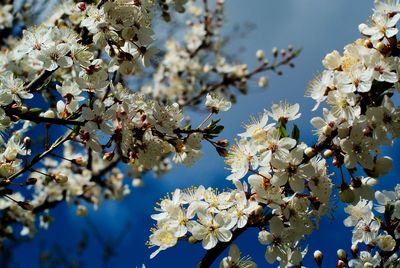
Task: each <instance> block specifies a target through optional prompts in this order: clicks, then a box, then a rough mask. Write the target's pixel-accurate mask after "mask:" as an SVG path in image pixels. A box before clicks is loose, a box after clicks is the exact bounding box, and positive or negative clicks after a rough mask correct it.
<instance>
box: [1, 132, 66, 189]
mask: <svg viewBox="0 0 400 268" xmlns="http://www.w3.org/2000/svg"><path fill="white" fill-rule="evenodd" d="M72 134H73V131H71V132H69V133H67V134H66V135H65V136H64V137H61V138H60V139H58V140H57V141H56V142H55V143H53V145H51V146H50V148H49V149H47V150H46V151H44V152H43V153H41V154H39V155H36V156H35V157H34V158H33V159H32V161H31V162H30V163H29V165H26V166H25V167H24V168H23V169H21V170H20V171H17V172H16V173H14V174H13V175H11V176H10V177H8V179H9V180H10V181H11V180H13V179H15V178H17V177H18V176H19V175H21V174H23V173H25V172H26V171H28V170H30V169H31V168H32V167H33V166H34V165H35V164H36V163H38V162H40V161H41V160H42V159H43V158H45V157H46V156H48V155H49V154H50V153H51V152H52V151H53V150H55V149H57V148H58V147H59V146H60V145H62V144H63V143H64V142H66V141H67V140H69V139H70V138H71V135H72Z"/></svg>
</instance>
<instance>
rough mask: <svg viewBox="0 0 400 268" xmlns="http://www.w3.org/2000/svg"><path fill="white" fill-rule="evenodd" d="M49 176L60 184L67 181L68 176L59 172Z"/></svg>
mask: <svg viewBox="0 0 400 268" xmlns="http://www.w3.org/2000/svg"><path fill="white" fill-rule="evenodd" d="M51 177H52V178H53V179H54V181H55V182H57V183H61V184H62V183H66V182H67V181H68V177H67V176H65V175H63V174H61V173H56V174H52V175H51Z"/></svg>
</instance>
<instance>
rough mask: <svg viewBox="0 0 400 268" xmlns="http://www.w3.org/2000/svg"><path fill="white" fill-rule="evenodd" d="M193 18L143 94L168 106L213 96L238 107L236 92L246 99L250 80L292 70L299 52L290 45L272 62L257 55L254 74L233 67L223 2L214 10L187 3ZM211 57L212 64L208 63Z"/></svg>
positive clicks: (245, 68) (243, 66)
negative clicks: (226, 47)
mask: <svg viewBox="0 0 400 268" xmlns="http://www.w3.org/2000/svg"><path fill="white" fill-rule="evenodd" d="M187 10H188V12H189V13H190V14H191V17H190V18H189V19H188V22H187V25H188V28H189V29H188V31H187V32H185V36H184V40H183V41H181V40H180V39H182V38H179V39H178V38H172V39H169V40H168V41H167V42H166V47H165V50H166V51H165V56H164V58H163V60H162V61H161V62H160V64H159V65H158V67H157V69H156V70H155V72H154V74H153V79H152V83H151V84H146V85H144V86H143V87H142V88H141V91H142V92H143V93H145V94H147V95H150V96H151V97H152V98H155V99H157V100H161V101H163V102H171V101H172V102H177V103H179V104H180V105H182V106H188V105H197V104H199V103H201V100H202V97H203V96H205V95H206V94H208V93H210V92H213V94H218V95H221V96H224V97H226V98H227V99H229V100H230V101H232V102H234V101H235V99H236V97H235V93H234V92H232V89H233V88H237V89H239V92H241V93H243V94H246V93H247V92H248V87H249V86H248V85H249V82H250V81H251V78H254V77H255V76H256V75H258V74H259V73H261V72H263V71H267V70H271V71H274V72H276V73H277V74H282V71H281V70H280V68H279V67H281V66H283V65H288V66H292V67H293V64H292V62H291V61H292V59H293V58H295V57H296V56H297V55H298V53H299V51H298V50H294V49H293V48H292V47H290V46H289V48H288V49H287V50H282V51H281V53H280V54H279V53H278V50H277V49H276V48H275V49H274V50H273V53H272V54H273V55H272V57H273V61H271V62H269V61H268V60H267V59H266V58H265V53H264V52H263V51H262V50H260V51H258V52H257V53H256V57H257V61H258V66H257V67H256V68H254V69H253V70H251V69H250V67H249V66H248V65H246V64H243V63H237V62H231V61H230V60H229V57H227V56H226V55H224V44H225V43H226V41H225V38H224V37H223V36H221V34H220V33H219V32H220V29H221V27H222V25H223V20H224V17H223V14H224V13H223V11H224V1H223V0H218V1H216V6H215V8H214V9H211V8H210V7H206V8H201V7H200V6H199V4H198V3H196V2H195V1H193V2H189V3H188V4H187ZM205 58H207V64H204V59H205ZM259 79H260V82H259V85H260V87H265V86H266V84H267V81H268V80H267V78H266V77H265V76H261V77H260V78H259Z"/></svg>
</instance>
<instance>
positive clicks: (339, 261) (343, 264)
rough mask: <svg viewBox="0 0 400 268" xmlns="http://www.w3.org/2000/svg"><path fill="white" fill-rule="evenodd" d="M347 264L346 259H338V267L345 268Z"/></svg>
mask: <svg viewBox="0 0 400 268" xmlns="http://www.w3.org/2000/svg"><path fill="white" fill-rule="evenodd" d="M345 266H346V264H345V263H344V261H342V260H338V262H337V264H336V268H343V267H345Z"/></svg>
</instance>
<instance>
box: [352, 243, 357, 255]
mask: <svg viewBox="0 0 400 268" xmlns="http://www.w3.org/2000/svg"><path fill="white" fill-rule="evenodd" d="M351 255H353V258H357V255H358V246H357V244H354V245H351Z"/></svg>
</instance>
